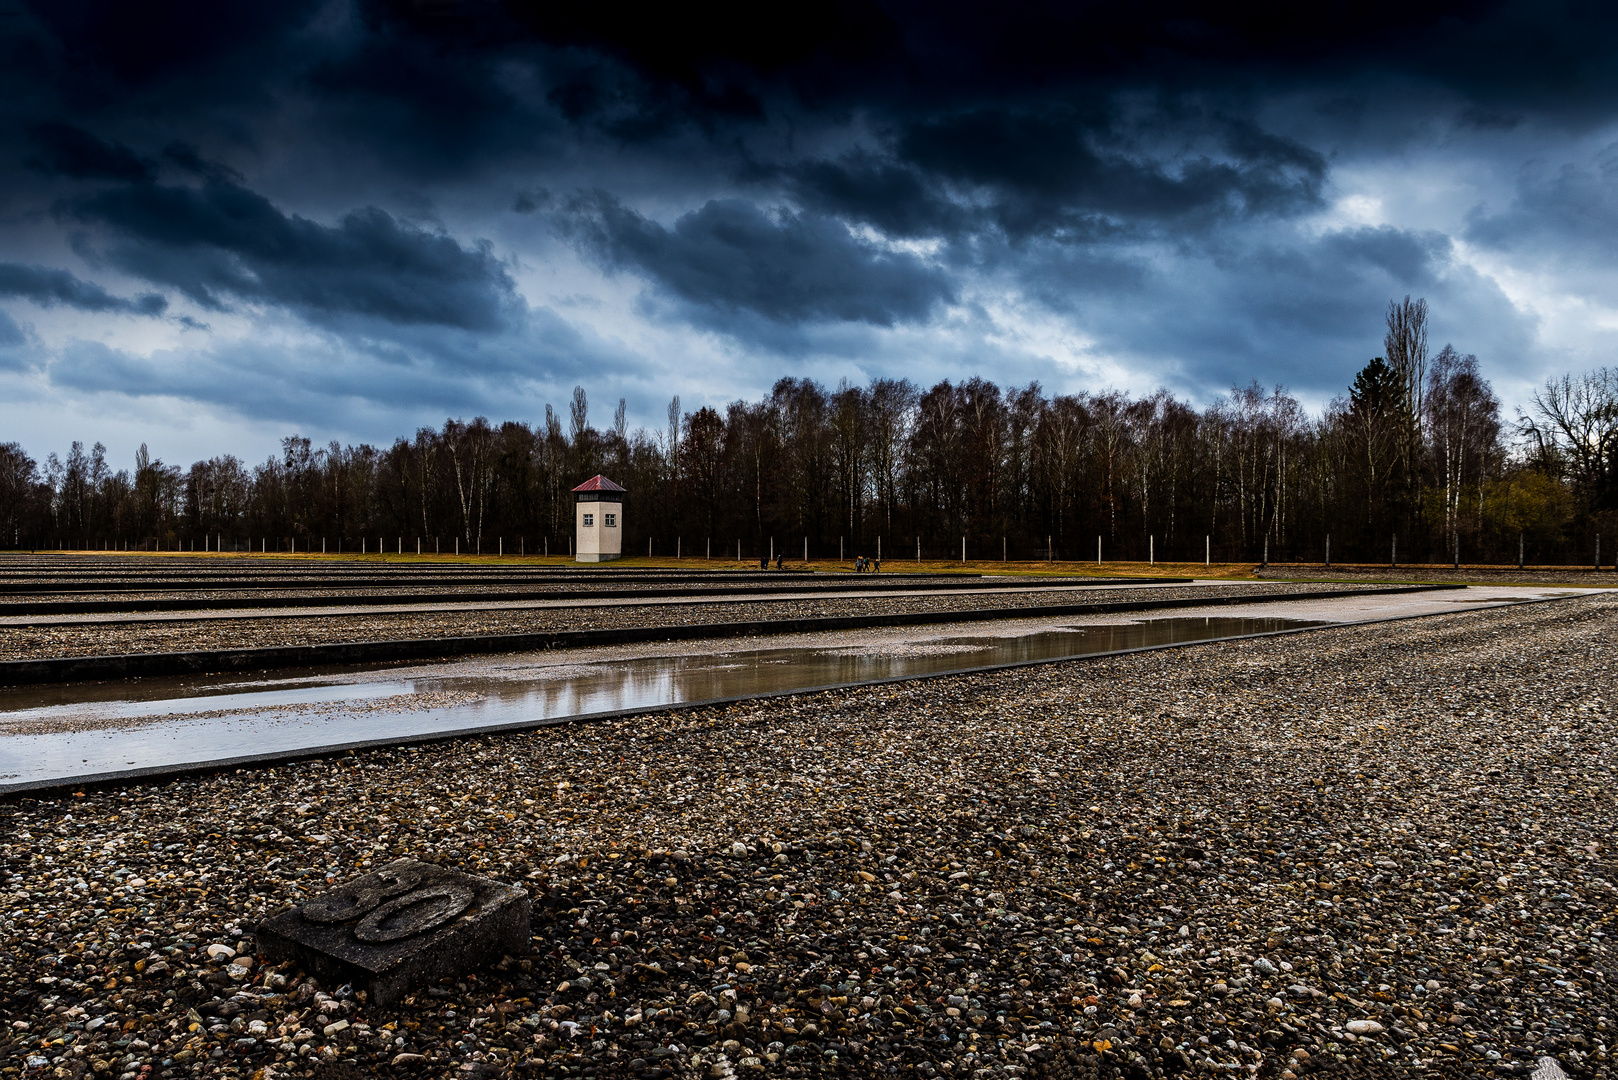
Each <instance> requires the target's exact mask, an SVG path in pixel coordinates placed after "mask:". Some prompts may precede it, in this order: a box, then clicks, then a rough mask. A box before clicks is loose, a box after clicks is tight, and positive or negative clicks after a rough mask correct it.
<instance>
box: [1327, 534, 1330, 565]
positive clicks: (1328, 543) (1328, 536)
mask: <svg viewBox="0 0 1618 1080" xmlns="http://www.w3.org/2000/svg"><path fill="white" fill-rule="evenodd" d="M1326 569H1327V570H1330V569H1331V533H1327V534H1326Z"/></svg>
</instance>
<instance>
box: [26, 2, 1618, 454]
mask: <svg viewBox="0 0 1618 1080" xmlns="http://www.w3.org/2000/svg"><path fill="white" fill-rule="evenodd" d="M688 7H689V6H688V5H674V4H663V5H659V6H650V5H648V6H647V7H646V8H645V9H644V10H643V11H641V12H639V14H634V13H633V11H632V9H631V8H626V7H625V6H623V5H588V4H569V5H564V4H555V3H546V4H517V3H511V4H505V5H502V4H499V3H495V2H465V3H457V2H455V0H417V2H416V3H402V4H381V3H377V4H364V3H359V4H356V3H349V2H342V0H338V2H302V3H299V2H292V0H287V2H278V3H246V4H238V5H231V4H224V3H219V2H217V0H212V2H208V3H201V2H199V3H194V4H180V3H170V4H163V3H158V4H98V3H86V2H74V0H51V2H49V3H37V4H24V5H21V6H16V5H14V4H10V3H7V2H6V0H0V50H3V51H0V441H6V440H12V439H15V440H18V441H20V442H22V443H23V444H24V445H25V446H26V447H27V448H28V449H29V451H30V452H32V453H33V454H35V455H36V456H38V457H41V458H43V456H44V454H45V453H46V452H48V451H50V450H57V451H62V450H65V448H66V446H67V443H68V442H69V441H70V440H72V439H75V438H77V439H83V440H85V441H86V443H89V442H93V441H95V440H97V439H100V440H103V441H104V442H106V443H107V445H108V448H109V451H110V452H111V455H112V457H113V459H114V462H115V464H117V465H118V466H120V467H127V466H128V465H129V463H130V461H131V459H132V457H133V453H134V448H135V446H136V445H138V444H139V443H140V442H142V441H145V442H148V443H150V444H151V447H152V452H153V454H154V456H158V457H162V458H164V459H166V460H168V461H171V462H176V463H180V464H188V463H189V462H190V461H191V460H193V459H195V458H197V457H201V456H206V455H209V454H212V453H218V452H233V453H236V454H238V455H240V456H242V457H245V458H247V459H249V460H250V461H257V460H262V458H263V457H264V456H266V455H267V454H268V453H270V452H271V451H272V450H274V449H275V447H276V441H277V439H278V438H279V437H280V436H281V435H283V434H286V433H288V432H292V431H298V432H301V433H303V434H306V435H309V436H311V437H313V438H315V439H317V440H326V439H331V438H337V439H342V440H345V441H360V440H367V441H372V442H384V443H385V442H388V441H391V439H392V438H393V437H394V436H396V435H401V434H409V433H411V432H412V431H413V430H414V429H415V428H416V427H418V426H421V425H424V424H438V423H441V422H442V421H443V420H444V418H445V417H446V416H459V417H471V416H473V415H478V414H482V415H486V416H488V417H489V418H490V419H492V420H495V421H499V420H504V419H519V420H526V421H530V422H533V421H536V420H538V419H540V418H542V417H543V415H544V408H545V404H546V403H547V402H549V403H552V404H554V405H556V406H557V407H558V408H563V409H565V404H566V399H567V396H568V394H569V392H570V390H571V388H572V387H573V386H574V385H575V384H581V385H583V386H584V387H585V388H586V390H587V391H588V392H589V394H590V400H591V404H592V417H591V418H592V420H593V421H594V422H595V423H597V424H598V425H601V426H605V425H606V424H608V423H610V417H611V412H612V408H613V405H614V404H615V403H616V401H617V399H618V398H619V397H625V398H627V399H628V401H629V410H630V418H631V424H632V426H633V425H636V424H645V425H648V426H655V425H657V424H658V423H659V422H660V421H661V418H662V415H663V412H664V409H665V406H666V402H667V400H668V398H669V396H670V395H671V394H679V395H680V397H681V399H682V401H683V403H684V404H685V406H686V408H687V409H690V408H694V407H696V406H697V405H699V404H713V405H717V406H723V405H724V404H725V403H726V402H728V401H731V400H734V399H736V398H738V397H744V398H750V399H751V398H756V397H758V396H759V395H760V394H762V393H763V392H765V391H767V390H768V388H769V386H770V384H771V383H773V382H774V381H775V380H776V379H777V378H779V377H781V376H783V375H794V376H806V377H810V378H814V379H818V380H821V381H822V382H824V383H826V384H827V385H828V386H835V385H836V383H837V382H838V381H839V380H840V379H843V378H847V379H850V380H852V381H855V382H861V383H863V382H864V381H866V380H867V379H869V378H871V377H873V376H904V377H908V378H910V379H912V380H914V381H916V382H918V383H922V384H924V385H925V384H930V383H932V382H934V381H936V380H938V379H941V378H950V379H957V378H963V377H969V376H971V375H982V376H984V377H986V378H990V379H993V380H994V381H996V382H999V383H1001V384H1005V385H1011V384H1018V385H1023V384H1027V383H1028V382H1030V381H1038V382H1039V383H1040V384H1041V385H1042V386H1044V387H1045V388H1046V390H1047V391H1050V392H1076V391H1085V390H1090V391H1094V390H1102V389H1106V388H1109V387H1116V388H1119V389H1124V390H1128V391H1131V392H1134V393H1144V392H1150V391H1151V390H1153V389H1155V388H1157V387H1158V386H1166V387H1168V388H1169V389H1171V390H1172V391H1174V392H1175V393H1177V394H1179V395H1181V396H1183V397H1187V398H1190V399H1191V400H1193V401H1195V402H1197V403H1198V404H1204V403H1206V402H1208V401H1210V400H1211V399H1212V398H1214V397H1215V396H1217V395H1218V394H1220V393H1221V392H1223V391H1225V390H1227V389H1228V388H1229V387H1230V386H1231V385H1232V384H1233V383H1243V384H1245V383H1247V382H1249V381H1251V380H1255V379H1256V380H1258V381H1259V382H1260V383H1262V384H1264V385H1265V386H1270V385H1274V384H1282V385H1284V386H1286V387H1288V388H1289V389H1290V390H1292V391H1293V392H1294V393H1296V394H1297V395H1298V396H1299V397H1300V398H1302V399H1303V400H1304V401H1305V402H1306V403H1307V404H1308V405H1310V407H1311V408H1317V407H1319V406H1320V405H1322V404H1323V403H1325V402H1326V401H1328V400H1330V399H1331V398H1332V397H1334V396H1336V395H1338V394H1340V393H1342V392H1343V390H1344V388H1345V387H1346V385H1347V383H1348V382H1349V380H1350V379H1351V378H1352V376H1353V373H1354V372H1355V371H1356V370H1357V369H1358V368H1359V367H1360V366H1362V365H1363V364H1364V363H1365V362H1366V360H1368V359H1369V358H1370V357H1372V356H1374V355H1376V354H1377V353H1379V352H1380V351H1381V350H1380V346H1381V333H1382V314H1383V312H1384V310H1385V308H1386V306H1387V303H1388V301H1389V300H1390V299H1392V298H1395V297H1403V296H1404V295H1406V294H1410V295H1412V296H1418V297H1426V298H1427V300H1428V302H1429V303H1430V304H1431V306H1432V311H1433V347H1434V350H1435V351H1436V349H1437V348H1438V347H1440V346H1441V345H1442V344H1444V343H1445V342H1453V343H1454V345H1455V346H1456V347H1457V348H1458V349H1460V350H1461V351H1463V352H1471V353H1476V354H1477V356H1478V357H1479V359H1480V361H1481V363H1482V366H1483V370H1484V371H1485V372H1486V373H1487V375H1488V376H1489V377H1490V378H1491V379H1492V380H1493V381H1494V384H1495V387H1496V390H1497V391H1498V392H1499V393H1500V395H1501V397H1502V398H1503V399H1504V400H1505V401H1506V403H1507V406H1508V409H1507V412H1508V414H1509V413H1510V412H1511V411H1512V407H1513V406H1516V405H1518V404H1522V403H1524V402H1525V401H1526V398H1527V394H1528V392H1529V391H1530V390H1531V389H1532V387H1533V386H1534V385H1535V384H1537V383H1539V382H1541V381H1542V380H1543V379H1544V378H1545V377H1546V376H1547V375H1550V374H1554V373H1559V372H1562V371H1569V370H1571V371H1579V370H1584V369H1587V368H1591V367H1596V366H1599V365H1602V364H1604V363H1607V362H1608V361H1609V356H1610V354H1611V352H1612V344H1613V339H1614V330H1615V327H1618V302H1615V294H1614V289H1613V286H1614V279H1615V276H1618V275H1615V273H1614V271H1615V268H1618V256H1615V252H1618V245H1615V243H1614V241H1615V239H1618V197H1615V191H1614V181H1615V178H1618V66H1615V62H1614V61H1615V58H1618V37H1615V30H1618V17H1615V16H1614V14H1612V11H1613V9H1612V8H1611V7H1610V6H1609V5H1600V4H1590V3H1578V4H1567V5H1557V4H1553V3H1545V2H1534V3H1515V4H1513V3H1505V4H1455V3H1451V4H1422V3H1409V2H1402V3H1397V4H1395V3H1387V2H1382V3H1378V2H1369V3H1355V4H1343V5H1328V6H1327V7H1326V8H1319V7H1317V6H1314V7H1312V6H1310V5H1276V4H1265V5H1251V6H1249V7H1247V8H1242V7H1241V6H1240V5H1212V4H1206V3H1152V2H1134V3H1128V4H1118V3H1108V4H1087V5H1080V4H1063V5H1053V6H1049V7H1042V6H1041V5H1038V4H1024V5H1011V4H998V5H996V4H976V5H961V6H954V7H952V6H948V5H939V4H936V3H929V4H921V3H916V4H865V3H860V2H858V0H853V2H849V3H845V4H841V5H838V4H835V3H829V2H828V3H817V4H806V5H803V6H801V7H799V8H796V9H793V8H779V9H765V8H759V7H757V6H755V5H735V6H732V7H728V8H714V9H712V11H711V13H709V14H692V13H691V12H690V11H689V10H687V9H688ZM1213 9H1223V14H1220V15H1217V16H1212V17H1210V16H1209V15H1208V11H1209V10H1213ZM1331 11H1335V12H1337V14H1336V15H1335V16H1332V15H1327V16H1326V18H1327V21H1324V22H1322V21H1320V20H1321V19H1322V13H1323V12H1331ZM766 18H767V20H768V21H766ZM1332 19H1335V20H1336V21H1331V20H1332ZM1289 20H1293V21H1289Z"/></svg>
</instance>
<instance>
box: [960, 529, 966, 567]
mask: <svg viewBox="0 0 1618 1080" xmlns="http://www.w3.org/2000/svg"><path fill="white" fill-rule="evenodd" d="M961 565H962V566H965V565H966V537H964V536H963V537H961Z"/></svg>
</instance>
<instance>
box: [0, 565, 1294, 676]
mask: <svg viewBox="0 0 1618 1080" xmlns="http://www.w3.org/2000/svg"><path fill="white" fill-rule="evenodd" d="M1323 588H1325V586H1320V585H1312V584H1307V583H1305V584H1299V585H1289V584H1284V583H1272V582H1263V583H1253V584H1241V585H1207V586H1200V587H1198V586H1167V587H1165V588H1163V589H1162V590H1156V589H1151V590H1147V589H1143V588H1141V587H1140V586H1133V587H1129V588H1124V589H1097V590H1093V591H1086V592H1084V593H1082V594H1052V593H1050V592H1028V593H1017V592H1007V593H991V594H983V593H977V594H971V595H965V596H959V595H957V596H950V595H939V596H903V597H898V596H872V597H858V598H844V599H833V598H825V597H821V598H815V597H806V598H804V599H802V600H796V599H793V600H780V601H772V602H762V603H761V602H751V603H745V602H743V603H714V604H678V605H667V606H658V605H656V604H644V605H642V604H637V603H635V602H634V601H626V602H625V603H624V604H622V605H616V606H580V607H576V608H529V609H506V610H498V611H445V612H442V613H435V614H404V615H397V614H396V615H385V614H375V613H361V614H354V615H324V614H322V615H308V614H303V615H296V616H289V617H287V618H282V619H252V620H243V619H215V620H208V619H197V620H185V621H175V620H163V621H154V622H149V623H118V624H94V623H85V624H79V625H65V626H64V625H55V626H32V627H0V660H36V659H44V658H48V657H56V656H104V655H109V654H124V653H148V652H174V651H179V650H187V649H244V648H259V647H265V646H279V645H294V644H296V645H307V644H316V643H330V642H343V641H387V640H397V639H401V638H428V637H465V636H468V635H475V634H522V633H533V632H535V631H540V630H589V629H596V628H608V627H612V628H616V627H626V626H666V625H671V626H684V625H689V624H692V623H724V622H738V621H753V620H770V619H788V618H792V619H796V618H813V617H816V616H821V617H827V618H830V617H836V616H845V615H869V614H889V613H898V612H911V611H972V610H978V609H981V608H1031V609H1032V608H1039V607H1048V606H1050V605H1053V604H1075V603H1097V604H1100V603H1108V602H1112V601H1117V600H1147V599H1153V598H1158V597H1165V598H1174V599H1185V600H1188V601H1189V600H1194V599H1199V598H1202V597H1209V596H1230V595H1265V596H1270V595H1284V596H1296V595H1308V594H1309V593H1310V592H1318V591H1321V590H1322V589H1323Z"/></svg>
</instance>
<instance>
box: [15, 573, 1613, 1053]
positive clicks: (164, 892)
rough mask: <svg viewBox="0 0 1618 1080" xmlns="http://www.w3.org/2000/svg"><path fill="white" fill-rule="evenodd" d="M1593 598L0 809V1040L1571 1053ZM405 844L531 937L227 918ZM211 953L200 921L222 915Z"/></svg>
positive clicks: (205, 1045)
mask: <svg viewBox="0 0 1618 1080" xmlns="http://www.w3.org/2000/svg"><path fill="white" fill-rule="evenodd" d="M1615 639H1618V599H1608V598H1606V597H1598V598H1593V599H1577V600H1569V601H1564V602H1559V603H1556V604H1551V605H1535V606H1532V607H1524V608H1515V609H1497V610H1489V611H1479V612H1471V613H1466V614H1461V615H1453V616H1443V617H1438V618H1433V619H1427V620H1421V621H1418V622H1413V623H1412V622H1407V623H1396V624H1384V625H1379V626H1366V627H1350V628H1344V629H1338V630H1327V631H1319V632H1315V633H1310V634H1304V635H1297V636H1290V637H1285V638H1277V639H1267V640H1261V641H1250V642H1240V643H1225V644H1217V645H1206V646H1197V647H1194V648H1187V649H1180V650H1174V651H1167V652H1155V653H1141V654H1134V655H1129V656H1121V657H1114V658H1110V659H1106V660H1099V661H1091V662H1080V663H1069V664H1054V665H1048V666H1044V667H1039V668H1029V669H1021V670H1017V671H1009V672H999V673H994V674H985V675H968V676H952V677H948V678H941V679H933V680H927V681H921V682H912V683H905V684H896V685H889V686H883V687H873V688H865V689H857V690H847V691H836V692H829V693H821V694H815V695H808V696H800V697H794V698H785V699H778V700H773V701H768V702H752V703H741V704H738V705H734V706H726V707H722V708H711V709H704V710H692V711H689V712H685V713H678V714H668V715H659V716H653V717H645V718H640V719H633V720H624V721H615V722H610V723H599V724H590V725H580V726H577V727H573V728H566V729H553V730H550V731H545V732H535V733H527V734H522V735H513V736H502V737H497V738H484V739H471V740H463V741H456V742H449V743H444V744H441V745H437V746H433V747H427V748H420V749H417V750H388V751H376V752H368V753H364V754H358V755H350V756H347V757H344V758H341V759H337V760H333V761H329V762H312V763H305V764H298V765H292V766H285V767H280V768H276V769H272V770H249V771H239V772H235V773H232V774H228V775H220V776H214V777H209V778H206V779H200V780H190V781H180V782H172V783H167V784H163V785H160V786H146V787H133V788H115V789H109V790H104V791H96V790H92V791H88V792H85V793H82V794H79V795H72V796H69V797H65V798H61V799H47V800H38V801H36V800H33V799H24V800H19V801H14V802H12V803H9V804H6V805H4V806H0V868H3V869H4V870H5V871H6V873H5V876H4V878H3V879H0V887H3V888H4V890H5V891H4V892H0V938H3V940H4V941H5V942H6V948H4V949H3V950H0V1022H3V1024H4V1026H3V1028H0V1031H3V1034H0V1040H5V1041H0V1058H4V1060H5V1061H7V1062H10V1063H12V1064H11V1065H10V1066H9V1067H8V1068H7V1069H6V1070H0V1072H5V1073H6V1075H17V1073H18V1070H19V1069H21V1070H23V1071H24V1072H27V1073H30V1074H32V1073H35V1072H37V1073H38V1074H41V1075H52V1076H59V1077H60V1076H82V1075H85V1074H86V1073H87V1072H88V1071H93V1072H94V1074H95V1075H97V1076H110V1077H124V1078H127V1080H138V1078H141V1077H148V1078H150V1077H157V1078H164V1077H180V1076H193V1075H215V1076H224V1075H230V1076H240V1077H249V1076H254V1077H262V1078H265V1080H269V1078H271V1077H277V1076H324V1077H331V1078H347V1077H355V1076H363V1075H380V1076H411V1077H415V1076H435V1077H436V1076H450V1075H457V1076H463V1077H487V1076H518V1077H526V1076H536V1077H537V1076H547V1077H548V1076H564V1075H566V1076H574V1075H586V1076H609V1077H630V1076H633V1077H651V1076H658V1077H669V1076H676V1077H681V1078H697V1077H715V1078H721V1077H728V1076H733V1075H734V1076H741V1077H747V1076H752V1075H776V1076H793V1077H797V1076H805V1077H807V1076H822V1075H837V1076H859V1077H867V1076H872V1077H878V1076H890V1075H894V1076H922V1077H929V1078H932V1077H938V1076H949V1077H968V1076H970V1077H974V1078H985V1080H987V1078H998V1077H1012V1076H1019V1077H1093V1076H1101V1077H1115V1076H1128V1077H1147V1076H1158V1075H1170V1074H1174V1073H1186V1072H1192V1073H1196V1074H1200V1075H1215V1074H1217V1072H1220V1071H1223V1072H1229V1073H1233V1074H1235V1075H1251V1074H1254V1073H1256V1074H1257V1075H1260V1076H1266V1077H1268V1076H1280V1077H1283V1078H1290V1077H1292V1076H1309V1075H1336V1076H1355V1077H1359V1076H1372V1077H1376V1076H1480V1075H1511V1074H1516V1075H1524V1074H1526V1072H1527V1070H1528V1068H1529V1067H1530V1066H1531V1064H1532V1062H1533V1061H1534V1059H1535V1057H1536V1056H1537V1055H1538V1054H1540V1053H1549V1054H1554V1055H1555V1056H1557V1057H1558V1058H1559V1059H1560V1060H1561V1062H1562V1065H1563V1067H1564V1068H1566V1069H1567V1070H1568V1072H1569V1073H1570V1074H1572V1075H1573V1076H1575V1077H1582V1076H1606V1075H1611V1073H1612V1067H1611V1064H1610V1057H1609V1050H1608V1040H1609V1038H1610V1035H1611V1033H1610V1030H1609V1029H1610V1025H1611V1024H1612V1023H1613V1020H1614V1017H1615V1016H1618V1014H1615V1013H1614V1012H1613V1009H1614V1001H1613V992H1612V989H1611V987H1610V985H1609V973H1610V972H1611V971H1612V960H1613V952H1612V945H1611V942H1610V939H1609V938H1608V937H1607V935H1608V934H1609V933H1610V932H1611V921H1612V914H1613V912H1614V905H1615V901H1618V896H1615V892H1614V886H1613V884H1612V883H1611V881H1612V879H1610V878H1609V876H1608V875H1613V874H1615V873H1618V869H1615V867H1614V866H1613V864H1612V860H1611V851H1610V845H1611V844H1612V828H1613V824H1614V822H1613V807H1612V800H1611V791H1612V785H1611V773H1612V768H1613V764H1614V762H1613V752H1614V742H1613V740H1614V736H1615V734H1618V733H1615V730H1614V728H1615V722H1614V718H1613V713H1612V696H1611V695H1612V690H1613V675H1614V668H1613V655H1614V649H1613V646H1614V644H1615ZM405 855H409V856H414V857H418V858H424V859H429V860H433V861H438V862H442V863H444V864H447V865H454V866H459V867H462V868H464V869H467V870H470V871H473V872H480V873H484V874H489V875H491V876H495V877H498V878H501V879H504V880H509V881H518V882H521V883H522V884H524V885H525V887H527V888H528V889H529V890H530V892H531V893H532V894H533V896H534V903H535V917H534V948H533V952H532V954H531V955H528V956H522V957H510V958H508V959H507V960H506V961H504V962H502V963H501V964H500V965H499V967H498V969H496V970H490V971H486V972H482V973H479V974H477V975H476V976H474V975H470V974H469V975H467V976H466V977H464V978H462V979H460V980H454V981H446V982H444V983H442V984H440V985H436V986H432V987H429V988H425V989H423V990H421V991H419V992H417V993H415V994H414V995H412V996H411V997H409V998H408V999H406V1001H405V1002H403V1003H402V1004H400V1005H398V1006H396V1007H394V1008H391V1009H380V1008H377V1007H374V1006H372V1005H368V1004H367V1003H366V1002H364V1001H360V1000H357V999H355V998H354V997H352V996H348V995H347V994H346V993H345V991H344V990H343V989H341V988H338V987H334V986H327V985H320V984H318V983H316V982H314V981H311V980H310V979H308V978H306V977H305V976H304V975H303V973H301V972H299V971H297V970H294V969H291V968H288V967H283V968H279V969H274V970H267V968H266V965H264V964H262V963H258V962H256V959H255V957H254V956H253V927H254V925H255V922H256V921H257V920H259V919H262V918H264V917H265V916H267V915H268V914H271V913H273V912H275V911H278V910H281V909H282V908H283V907H284V906H285V905H286V904H287V903H289V902H293V901H297V900H300V899H301V898H303V897H305V896H307V895H308V894H309V893H311V892H315V891H319V890H320V889H322V888H323V887H324V886H325V885H326V884H327V883H328V882H335V881H341V880H344V879H346V878H348V877H350V876H352V875H354V874H356V873H359V872H361V871H362V870H363V869H365V868H366V867H369V866H375V865H379V864H380V863H381V862H383V861H385V860H387V859H391V858H395V857H399V856H405ZM233 952H234V954H235V956H234V961H235V962H234V963H231V962H230V961H231V960H232V956H231V954H232V953H233Z"/></svg>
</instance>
